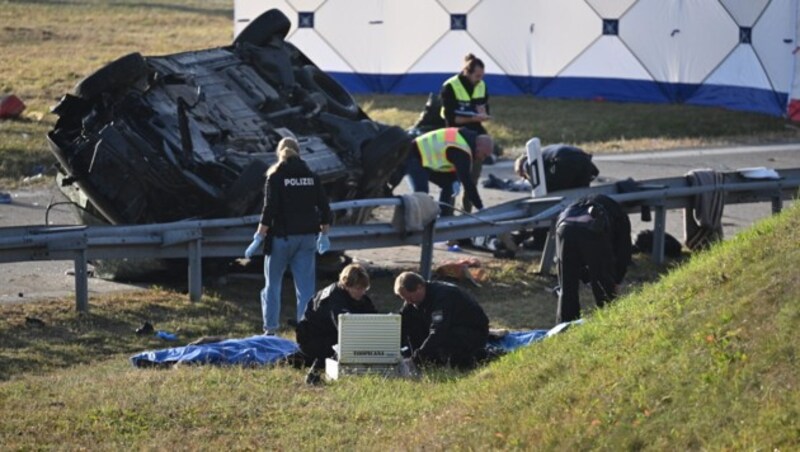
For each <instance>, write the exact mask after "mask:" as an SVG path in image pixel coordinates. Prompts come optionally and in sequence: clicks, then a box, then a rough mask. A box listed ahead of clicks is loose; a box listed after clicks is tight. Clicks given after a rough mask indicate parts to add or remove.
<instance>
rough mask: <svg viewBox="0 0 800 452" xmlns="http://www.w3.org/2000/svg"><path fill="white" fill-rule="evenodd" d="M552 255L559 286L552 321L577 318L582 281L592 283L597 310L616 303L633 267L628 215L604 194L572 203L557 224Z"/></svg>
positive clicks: (579, 309) (566, 320)
mask: <svg viewBox="0 0 800 452" xmlns="http://www.w3.org/2000/svg"><path fill="white" fill-rule="evenodd" d="M556 255H557V259H558V282H559V285H560V286H561V287H560V293H559V296H558V311H557V313H556V321H557V322H558V323H560V322H569V321H572V320H576V319H578V318H580V316H581V308H580V302H579V298H578V289H579V282H580V280H583V282H585V283H590V284H591V286H592V293H593V294H594V299H595V302H596V303H597V306H598V307H603V306H604V305H605V304H606V303H607V302H610V301H611V300H613V299H614V298H616V296H617V293H618V291H619V285H620V284H621V283H622V279H623V278H624V277H625V273H626V272H627V270H628V265H629V264H630V262H631V222H630V219H629V218H628V215H627V214H626V213H625V212H624V211H623V210H622V207H621V206H620V205H619V204H618V203H617V202H616V201H614V200H613V199H611V198H609V197H608V196H605V195H592V196H588V197H584V198H581V199H579V200H577V201H575V202H574V203H572V204H570V205H569V206H567V207H566V208H565V209H564V210H563V211H562V212H561V214H560V215H559V217H558V220H557V222H556Z"/></svg>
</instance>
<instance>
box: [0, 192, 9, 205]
mask: <svg viewBox="0 0 800 452" xmlns="http://www.w3.org/2000/svg"><path fill="white" fill-rule="evenodd" d="M0 204H11V193H6V192H0Z"/></svg>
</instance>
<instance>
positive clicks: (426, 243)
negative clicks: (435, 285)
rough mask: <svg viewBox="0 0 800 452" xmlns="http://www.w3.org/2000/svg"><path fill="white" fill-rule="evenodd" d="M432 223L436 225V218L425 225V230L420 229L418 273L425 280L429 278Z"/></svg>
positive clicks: (431, 252) (431, 251)
mask: <svg viewBox="0 0 800 452" xmlns="http://www.w3.org/2000/svg"><path fill="white" fill-rule="evenodd" d="M434 225H436V220H433V221H431V222H430V223H428V224H427V225H425V230H424V231H422V251H421V252H420V257H419V274H420V275H421V276H422V277H423V278H424V279H425V280H426V281H427V280H429V279H431V267H432V261H433V231H434Z"/></svg>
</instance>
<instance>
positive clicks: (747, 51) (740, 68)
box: [703, 44, 772, 90]
mask: <svg viewBox="0 0 800 452" xmlns="http://www.w3.org/2000/svg"><path fill="white" fill-rule="evenodd" d="M703 83H704V84H708V85H726V86H741V87H743V88H761V89H766V90H771V89H772V87H771V86H770V84H769V79H768V78H767V74H765V73H764V69H763V68H762V67H761V63H759V62H758V58H757V57H756V54H755V52H754V51H753V48H752V47H750V46H749V45H746V44H740V45H739V46H737V47H736V49H735V50H734V51H733V52H732V53H731V54H730V55H729V56H728V58H726V59H725V61H724V62H723V63H722V64H721V65H720V66H719V67H718V68H717V69H716V70H715V71H714V72H713V73H712V74H711V75H710V76H709V77H708V78H707V79H706V80H705V81H704V82H703Z"/></svg>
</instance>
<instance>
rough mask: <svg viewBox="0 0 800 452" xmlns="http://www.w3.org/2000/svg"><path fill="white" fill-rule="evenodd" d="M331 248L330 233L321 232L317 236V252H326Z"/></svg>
mask: <svg viewBox="0 0 800 452" xmlns="http://www.w3.org/2000/svg"><path fill="white" fill-rule="evenodd" d="M329 249H331V240H330V239H329V238H328V234H325V233H322V232H321V233H320V234H319V235H318V236H317V252H318V253H319V254H325V252H326V251H328V250H329Z"/></svg>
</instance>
